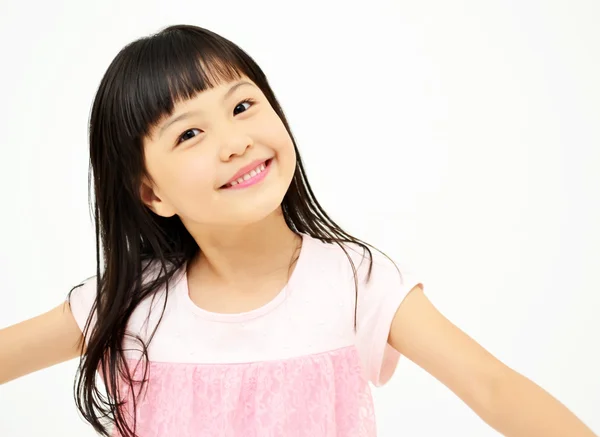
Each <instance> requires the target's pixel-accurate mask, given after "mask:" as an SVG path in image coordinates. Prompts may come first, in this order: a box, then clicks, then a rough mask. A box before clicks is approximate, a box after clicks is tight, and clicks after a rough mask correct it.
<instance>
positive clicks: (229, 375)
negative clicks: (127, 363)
mask: <svg viewBox="0 0 600 437" xmlns="http://www.w3.org/2000/svg"><path fill="white" fill-rule="evenodd" d="M131 364H134V363H131ZM142 370H143V369H142V368H141V366H139V368H138V369H137V371H136V373H135V375H136V377H140V376H141V375H142ZM148 379H149V381H148V382H147V383H146V385H145V387H144V389H143V390H142V392H141V393H140V395H139V397H138V399H137V408H136V417H137V426H136V433H137V435H138V436H139V437H159V436H160V437H166V436H169V437H170V436H177V437H192V436H193V437H200V436H202V437H242V436H243V437H254V436H255V437H259V436H260V437H276V436H277V437H279V436H285V437H309V436H310V437H373V436H375V435H376V428H375V415H374V410H373V403H372V397H371V392H370V388H369V385H368V383H367V379H366V378H365V376H364V373H363V371H362V368H361V364H360V359H359V355H358V351H357V350H356V348H355V347H346V348H342V349H338V350H334V351H331V352H326V353H321V354H315V355H310V356H302V357H297V358H292V359H287V360H279V361H265V362H259V363H247V364H180V363H156V362H151V363H150V364H149V375H148ZM127 405H128V413H129V414H130V415H132V413H133V411H132V403H131V400H129V403H128V404H127ZM113 435H114V436H118V434H117V433H116V432H115V433H114V434H113Z"/></svg>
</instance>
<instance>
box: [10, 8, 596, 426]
mask: <svg viewBox="0 0 600 437" xmlns="http://www.w3.org/2000/svg"><path fill="white" fill-rule="evenodd" d="M1 10H2V12H1V14H0V62H1V68H0V77H1V80H0V96H1V100H0V102H1V103H0V112H1V116H0V151H1V154H2V155H1V159H0V199H1V200H2V207H1V208H2V209H1V215H0V225H1V226H0V241H1V249H0V284H1V286H0V297H1V298H0V327H4V326H8V325H11V324H13V323H17V322H19V321H21V320H23V319H26V318H29V317H32V316H34V315H37V314H39V313H41V312H44V311H46V310H48V309H50V308H52V307H54V306H55V305H57V304H58V303H59V302H60V301H61V300H62V299H64V297H65V296H66V293H67V292H68V290H69V289H70V288H71V287H72V286H73V285H75V284H76V283H78V282H79V281H80V280H82V279H84V278H87V277H88V276H90V275H92V274H94V266H95V264H94V263H95V259H94V257H95V250H94V235H93V228H92V224H91V219H90V215H89V208H88V204H87V200H88V199H87V169H88V168H87V166H88V156H87V133H86V124H87V121H88V117H89V110H90V106H91V102H92V98H93V95H94V92H95V90H96V87H97V86H98V83H99V81H100V78H101V76H102V74H103V73H104V71H105V69H106V68H107V67H108V64H109V63H110V61H111V60H112V58H113V57H114V56H115V55H116V53H117V52H118V50H120V49H121V47H123V46H124V45H125V44H126V43H128V42H130V41H131V40H133V39H136V38H138V37H140V36H143V35H146V34H149V33H152V32H155V31H158V30H160V28H162V27H165V26H167V25H170V24H175V23H186V24H196V25H199V26H202V27H206V28H208V29H210V30H213V31H216V32H217V33H220V34H221V35H223V36H225V37H226V38H229V39H231V40H233V41H234V42H236V43H237V44H239V45H240V46H241V47H242V48H243V49H245V50H246V51H248V52H249V54H250V55H251V56H253V57H254V59H255V60H256V61H257V62H258V64H259V65H260V66H261V67H262V68H263V69H264V71H265V72H266V74H267V76H268V78H269V81H270V83H271V85H272V87H273V89H274V91H275V93H276V95H277V96H278V98H279V99H280V101H281V103H282V106H283V108H284V111H285V112H286V114H287V115H288V117H289V121H290V124H291V127H292V129H293V132H294V134H295V136H296V138H297V140H298V145H299V147H300V150H301V153H302V155H303V158H304V160H305V163H306V167H307V171H308V176H309V179H310V181H311V184H312V185H313V188H314V190H315V192H316V194H317V196H318V198H319V199H320V201H321V203H322V204H323V206H324V207H325V209H326V210H327V211H328V212H329V213H330V214H331V216H332V217H333V218H334V219H336V220H337V221H338V222H339V223H340V224H341V225H342V226H344V227H345V228H347V230H348V231H350V232H351V233H353V234H355V235H356V236H358V237H360V238H363V239H366V240H367V241H368V242H370V243H372V244H375V245H376V246H377V247H379V248H380V249H382V250H384V251H385V252H386V253H388V254H389V255H391V256H392V257H395V258H396V259H399V260H401V261H403V262H408V263H409V264H410V265H411V266H412V267H413V268H414V269H415V270H417V271H419V272H421V276H422V279H423V282H424V284H425V291H426V292H427V294H428V296H429V297H430V299H431V300H432V301H433V302H434V304H435V305H436V306H437V307H438V308H439V309H440V310H441V311H442V312H443V313H444V314H445V315H446V316H447V317H449V318H450V319H451V320H452V321H453V322H454V323H456V324H457V325H458V326H459V327H461V328H462V329H464V330H465V331H466V332H468V333H469V334H470V335H471V336H472V337H474V338H475V339H476V340H477V341H479V342H480V343H481V344H482V345H483V346H485V347H486V348H487V349H488V350H490V351H491V352H492V353H493V354H495V355H496V356H497V357H498V358H500V359H501V360H502V361H504V362H505V363H507V364H508V365H510V366H511V367H513V368H515V369H517V370H518V371H520V372H521V373H523V374H525V375H527V376H528V377H530V378H531V379H533V380H534V381H535V382H537V383H539V384H540V385H542V386H543V387H544V388H546V389H547V390H548V391H550V392H551V393H552V394H554V395H555V396H556V397H557V398H559V399H560V400H561V401H562V402H563V403H565V404H566V405H567V406H568V407H569V408H570V409H571V410H572V411H574V412H575V413H576V414H577V415H578V416H579V417H580V418H581V419H583V420H584V421H585V422H586V423H587V424H588V425H589V426H591V427H592V429H593V430H594V431H595V432H596V433H600V376H599V373H598V370H599V369H600V351H599V350H600V317H598V314H599V312H600V277H599V275H598V273H599V272H600V128H599V126H600V103H599V102H600V81H599V80H598V78H600V27H599V26H598V23H599V22H600V3H598V2H597V1H594V0H588V1H583V0H577V1H575V0H571V1H569V2H558V1H543V2H542V1H532V0H528V1H519V2H492V1H476V0H471V1H460V2H445V1H432V0H429V1H421V2H413V1H392V0H388V1H384V0H370V1H368V2H360V3H358V2H357V3H354V2H348V1H344V2H342V1H339V2H338V1H328V2H325V1H318V2H312V1H306V0H303V1H302V2H297V3H296V4H295V5H293V4H291V3H290V2H283V1H280V2H276V1H272V2H266V1H262V2H257V1H252V2H241V1H237V2H231V1H227V2H217V1H213V2H207V1H202V2H200V1H196V2H186V1H174V0H170V1H168V2H167V1H149V0H144V1H141V0H137V1H126V2H123V1H117V0H111V1H103V2H91V1H80V0H54V1H52V2H45V1H44V2H43V1H41V0H38V1H37V4H32V3H31V2H21V1H17V0H2V2H1ZM75 369H76V361H70V362H68V363H65V364H61V365H58V366H55V367H53V368H50V369H46V370H43V371H40V372H38V373H35V374H32V375H29V376H27V377H24V378H21V379H19V380H16V381H13V382H10V383H8V384H5V385H2V386H0V435H1V436H6V437H25V436H27V437H30V436H55V435H56V436H58V435H60V436H64V437H69V436H78V437H83V436H93V435H94V433H93V432H92V431H91V428H90V427H88V426H87V424H85V423H84V422H83V421H82V420H81V419H80V418H79V416H78V414H77V411H76V409H75V404H74V401H73V399H72V394H71V390H72V380H73V376H74V374H75ZM374 396H375V402H376V410H377V414H378V428H379V431H380V435H381V436H384V437H386V436H398V435H402V436H431V435H450V436H458V435H461V436H478V437H479V436H494V435H498V434H497V433H496V432H495V431H493V430H492V429H491V428H489V427H488V426H487V425H486V424H485V423H483V422H482V421H481V420H480V419H479V418H478V417H477V416H476V415H475V414H474V413H472V412H471V411H470V410H469V409H468V407H466V406H465V405H464V404H463V403H462V402H461V401H460V400H459V399H458V398H456V397H455V396H454V395H453V394H452V393H451V392H450V391H449V390H448V389H446V388H445V387H444V386H443V385H442V384H440V383H439V382H437V381H436V380H435V379H433V378H432V377H431V376H429V375H428V374H426V373H425V372H424V371H422V370H421V369H420V368H418V367H417V366H415V365H414V364H412V363H411V362H409V361H408V360H403V361H401V364H400V365H399V368H398V370H397V373H396V376H395V377H394V378H393V380H392V381H391V382H390V383H389V384H388V385H387V386H385V387H383V388H381V389H376V390H375V391H374Z"/></svg>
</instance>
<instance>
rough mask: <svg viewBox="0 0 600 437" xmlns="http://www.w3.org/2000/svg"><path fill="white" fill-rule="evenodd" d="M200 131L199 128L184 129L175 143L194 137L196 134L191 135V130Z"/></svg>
mask: <svg viewBox="0 0 600 437" xmlns="http://www.w3.org/2000/svg"><path fill="white" fill-rule="evenodd" d="M194 131H200V129H188V130H186V131H185V132H184V133H183V134H182V135H181V136H180V137H179V139H178V140H177V144H179V143H182V142H184V141H187V140H189V139H190V138H194V137H195V136H196V135H191V134H190V133H191V132H194Z"/></svg>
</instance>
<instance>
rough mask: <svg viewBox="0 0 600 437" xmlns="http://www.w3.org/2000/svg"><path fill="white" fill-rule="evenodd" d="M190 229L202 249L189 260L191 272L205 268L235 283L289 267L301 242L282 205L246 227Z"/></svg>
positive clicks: (277, 272)
mask: <svg viewBox="0 0 600 437" xmlns="http://www.w3.org/2000/svg"><path fill="white" fill-rule="evenodd" d="M190 233H191V234H192V236H193V237H194V239H195V240H196V242H197V243H198V246H199V247H200V251H199V254H198V256H197V257H195V259H193V260H192V261H190V263H189V265H188V272H191V271H194V270H196V272H199V271H203V272H204V274H209V275H210V276H211V277H212V278H214V279H215V280H217V281H219V282H221V283H225V284H232V285H235V284H240V283H242V284H243V283H244V281H252V280H253V279H256V278H257V277H263V276H264V275H270V274H280V273H282V272H283V271H284V269H285V271H287V270H288V269H289V267H290V263H291V262H292V261H293V260H294V258H295V254H297V250H298V248H299V246H300V237H299V236H298V235H297V234H295V233H294V232H293V231H292V230H291V229H290V228H289V227H288V225H287V223H286V222H285V219H284V217H283V212H282V210H281V208H278V209H277V210H275V211H274V212H273V213H271V214H270V215H269V216H267V217H265V218H264V219H263V220H261V221H259V222H256V223H252V224H249V225H246V226H243V227H239V228H227V229H210V230H208V229H201V230H190Z"/></svg>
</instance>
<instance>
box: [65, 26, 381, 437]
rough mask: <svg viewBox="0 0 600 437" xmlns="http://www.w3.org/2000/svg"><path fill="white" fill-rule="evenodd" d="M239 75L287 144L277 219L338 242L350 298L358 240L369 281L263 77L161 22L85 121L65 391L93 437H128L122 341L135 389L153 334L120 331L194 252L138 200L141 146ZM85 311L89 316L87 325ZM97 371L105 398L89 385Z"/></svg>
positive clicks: (118, 69)
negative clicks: (76, 330) (78, 268)
mask: <svg viewBox="0 0 600 437" xmlns="http://www.w3.org/2000/svg"><path fill="white" fill-rule="evenodd" d="M241 75H245V76H246V77H248V78H250V79H251V80H252V81H253V82H254V83H255V84H256V85H257V86H258V87H259V88H260V89H261V90H262V92H263V93H264V95H265V96H266V97H267V99H268V101H269V103H270V104H271V106H272V107H273V109H274V110H275V112H276V113H277V115H278V116H279V118H280V119H281V121H282V122H283V124H284V125H285V128H286V129H287V131H288V133H289V135H290V137H291V138H292V142H293V144H294V150H295V153H296V168H295V171H294V176H293V179H292V181H291V184H290V186H289V188H288V190H287V193H286V194H285V197H284V199H283V201H282V204H281V209H282V211H283V215H284V218H285V222H286V223H287V225H288V226H289V228H290V229H291V230H292V231H294V232H295V233H303V234H308V235H310V236H312V237H315V238H318V239H319V240H321V241H323V242H326V243H330V244H333V243H335V244H338V245H339V246H340V247H341V248H342V250H344V251H345V253H346V255H347V256H348V259H349V261H350V263H351V265H352V270H353V272H354V277H355V285H356V293H358V284H357V283H356V268H355V266H354V264H353V263H352V260H351V258H350V256H349V255H348V252H347V251H346V249H345V248H344V245H343V244H342V243H345V242H350V243H355V244H358V245H359V246H360V247H362V248H363V250H364V251H366V252H368V254H369V263H370V264H369V269H368V274H367V280H368V278H369V277H370V274H371V268H372V263H373V260H372V253H371V251H370V249H369V247H368V246H370V245H368V244H367V243H365V242H363V241H361V240H358V239H357V238H355V237H353V236H351V235H349V234H348V233H346V232H345V231H344V230H342V229H341V228H340V227H339V226H338V225H337V224H336V223H335V222H334V221H333V220H332V219H331V218H330V217H329V216H328V215H327V214H326V213H325V211H324V210H323V208H322V207H321V205H320V204H319V202H318V201H317V199H316V197H315V195H314V193H313V191H312V189H311V187H310V185H309V183H308V180H307V178H306V173H305V170H304V166H303V164H302V160H301V158H300V153H299V152H298V148H297V146H296V141H295V140H294V138H293V135H292V132H291V129H290V127H289V125H288V122H287V120H286V118H285V115H284V113H283V110H282V109H281V106H280V105H279V103H278V102H277V99H276V98H275V95H274V93H273V91H272V90H271V88H270V86H269V84H268V82H267V78H266V76H265V74H264V73H263V71H262V70H261V69H260V68H259V66H258V65H257V64H256V63H255V62H254V60H253V59H252V58H251V57H250V56H249V55H248V54H247V53H246V52H244V51H243V50H242V49H241V48H240V47H238V46H237V45H235V44H234V43H232V42H231V41H229V40H227V39H225V38H223V37H222V36H220V35H217V34H216V33H214V32H211V31H209V30H207V29H203V28H201V27H196V26H191V25H176V26H170V27H167V28H165V29H163V30H161V31H160V32H158V33H156V34H154V35H151V36H148V37H144V38H140V39H138V40H136V41H134V42H132V43H130V44H128V45H126V46H125V47H124V48H123V49H122V50H121V51H120V52H119V53H118V54H117V56H116V57H115V59H114V60H113V61H112V63H111V64H110V66H109V67H108V70H107V71H106V73H105V74H104V77H103V78H102V80H101V82H100V85H99V88H98V91H97V94H96V96H95V99H94V102H93V106H92V112H91V117H90V125H89V141H90V179H89V184H90V205H91V207H92V211H93V215H94V221H95V226H96V257H97V265H96V278H95V281H96V290H97V293H96V298H95V301H94V304H93V307H92V311H91V312H90V315H89V317H88V319H87V322H86V325H85V328H84V335H85V336H86V337H88V335H89V338H88V341H87V347H86V348H85V347H84V346H85V345H84V344H83V342H82V345H81V358H80V364H79V368H78V372H77V378H76V381H75V387H74V395H75V402H76V405H77V408H78V410H79V411H80V412H81V414H82V415H83V417H84V419H85V420H87V421H88V422H89V423H90V424H91V425H92V426H93V427H94V429H95V430H96V431H97V432H98V433H100V434H101V435H104V436H108V435H109V432H110V431H109V427H108V425H111V424H112V425H114V426H115V427H116V429H117V430H118V432H119V433H120V435H122V436H124V437H133V436H135V414H133V416H134V417H133V419H134V420H133V423H130V421H129V420H127V417H126V414H125V412H124V411H123V410H122V409H121V408H120V407H121V406H122V405H123V404H124V403H125V401H124V400H123V393H124V392H125V391H129V393H130V395H133V407H134V412H135V403H136V402H135V393H134V391H133V390H132V388H133V384H134V382H136V383H139V382H140V381H134V380H133V378H132V375H133V373H132V369H130V368H129V366H128V364H127V360H126V358H125V355H124V350H123V346H122V345H123V340H124V338H125V337H126V336H131V337H133V338H135V339H136V341H138V342H139V343H140V344H141V347H142V353H143V354H142V357H143V361H145V362H146V367H145V370H144V378H143V380H142V381H141V382H142V383H143V382H145V378H146V372H147V369H148V367H147V357H148V355H147V346H148V344H149V342H150V341H151V339H152V336H153V335H154V332H156V329H154V331H153V333H152V335H151V336H150V340H149V341H148V344H144V342H143V341H142V340H141V338H140V337H139V336H137V335H135V334H131V333H129V332H126V327H127V323H128V320H129V318H130V316H131V314H132V313H133V312H134V310H135V308H136V307H137V306H138V304H139V303H140V302H141V301H142V300H144V299H145V298H146V297H148V296H152V295H154V294H155V293H156V292H157V291H159V290H160V289H162V288H163V287H165V289H166V290H167V294H168V285H169V280H170V279H171V278H172V277H173V276H174V275H175V274H176V273H177V271H178V270H179V269H180V268H182V267H183V266H184V265H185V264H186V263H187V262H188V261H190V260H191V259H192V258H193V257H195V256H196V255H197V254H198V252H199V250H200V248H199V247H198V245H197V243H196V241H195V240H194V239H193V238H192V236H191V235H190V233H189V232H188V231H187V229H186V228H185V226H184V225H183V223H182V222H181V220H180V219H179V217H178V216H176V215H175V216H173V217H168V218H165V217H161V216H158V215H157V214H155V213H153V212H152V211H151V210H150V209H149V208H148V207H147V206H146V205H145V204H144V203H143V201H142V199H141V195H140V186H141V183H142V182H141V181H142V178H143V177H144V176H147V177H149V175H148V174H147V170H146V168H145V166H144V152H143V146H142V141H143V139H144V138H145V137H146V136H147V135H148V134H149V133H150V131H151V129H152V127H153V126H155V125H156V123H157V122H158V121H159V120H160V119H162V118H163V117H165V116H166V115H171V114H172V112H173V109H174V105H175V103H177V102H179V101H184V100H186V99H189V98H192V97H193V96H195V95H196V94H197V93H200V92H202V91H204V90H207V89H210V88H213V87H214V86H216V85H218V84H219V83H222V81H228V82H229V81H233V80H236V79H240V78H241ZM92 173H93V175H92ZM92 182H93V194H94V199H92V192H91V187H92ZM371 247H373V246H371ZM366 252H365V253H366ZM150 263H153V264H154V265H156V264H158V265H159V274H158V275H157V276H156V277H155V278H154V279H153V280H151V281H142V278H143V277H145V276H146V273H147V269H148V267H149V266H150ZM101 267H102V268H101ZM75 288H77V287H75ZM75 288H74V289H75ZM74 289H73V290H74ZM73 290H71V292H72V291H73ZM71 292H70V293H69V298H70V296H71ZM165 305H166V299H165ZM92 314H95V316H96V320H95V323H93V324H92V322H91V320H92ZM163 314H164V307H163ZM161 317H162V315H161ZM157 326H158V325H157ZM355 328H356V305H355ZM84 349H85V350H84ZM96 372H98V373H99V374H100V376H101V377H102V379H103V381H104V385H105V387H106V390H107V396H105V395H103V394H102V392H101V391H100V389H99V387H98V385H97V384H96ZM123 384H125V385H123ZM123 387H125V389H124V388H123ZM128 389H129V390H128Z"/></svg>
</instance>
